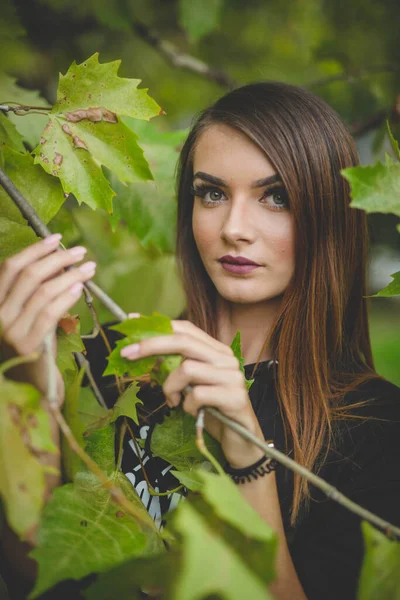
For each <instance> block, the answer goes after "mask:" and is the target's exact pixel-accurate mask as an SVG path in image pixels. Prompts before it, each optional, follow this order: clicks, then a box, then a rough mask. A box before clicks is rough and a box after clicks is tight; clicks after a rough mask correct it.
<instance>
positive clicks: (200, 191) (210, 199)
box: [192, 186, 225, 205]
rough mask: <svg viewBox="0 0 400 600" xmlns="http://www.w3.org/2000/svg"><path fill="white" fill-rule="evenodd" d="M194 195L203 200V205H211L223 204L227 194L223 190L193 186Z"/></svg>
mask: <svg viewBox="0 0 400 600" xmlns="http://www.w3.org/2000/svg"><path fill="white" fill-rule="evenodd" d="M192 193H193V194H194V195H195V196H199V197H200V198H201V199H202V202H203V204H210V205H211V204H217V203H219V202H221V201H222V200H223V199H224V197H225V194H224V193H223V192H222V191H221V190H219V189H217V188H210V187H206V186H198V187H195V186H193V187H192Z"/></svg>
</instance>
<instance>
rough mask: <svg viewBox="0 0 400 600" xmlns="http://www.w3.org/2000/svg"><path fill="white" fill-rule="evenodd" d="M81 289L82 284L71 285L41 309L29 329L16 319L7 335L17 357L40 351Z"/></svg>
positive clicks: (75, 300)
mask: <svg viewBox="0 0 400 600" xmlns="http://www.w3.org/2000/svg"><path fill="white" fill-rule="evenodd" d="M82 289H83V283H82V282H76V283H75V284H73V286H71V288H70V289H69V290H67V291H66V292H64V293H63V294H61V295H60V296H58V297H57V298H56V299H55V300H54V301H53V302H51V303H50V304H47V306H45V307H44V308H43V309H42V311H41V312H40V314H39V315H38V316H37V318H36V319H35V320H34V322H33V324H32V327H31V328H30V329H26V328H24V326H23V324H22V321H21V319H20V318H17V319H16V320H15V322H14V323H13V325H12V327H11V328H10V330H9V331H8V333H7V336H8V337H9V338H12V345H13V347H14V350H15V351H16V352H17V353H18V354H19V355H25V354H30V353H31V352H35V351H37V350H39V349H41V347H42V344H43V341H44V338H45V337H46V335H47V334H49V333H50V332H52V331H54V330H55V328H56V326H57V323H58V321H59V320H60V319H61V317H62V316H63V315H64V314H65V313H66V312H67V311H68V310H69V309H71V307H72V306H73V305H74V304H75V303H76V302H77V300H78V299H79V296H80V295H81V293H82Z"/></svg>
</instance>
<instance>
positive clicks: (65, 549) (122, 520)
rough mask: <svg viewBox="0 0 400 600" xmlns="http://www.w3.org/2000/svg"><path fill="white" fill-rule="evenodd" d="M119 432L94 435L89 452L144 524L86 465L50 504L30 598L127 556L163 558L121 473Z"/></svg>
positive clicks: (41, 531) (156, 537) (45, 513)
mask: <svg viewBox="0 0 400 600" xmlns="http://www.w3.org/2000/svg"><path fill="white" fill-rule="evenodd" d="M114 438H115V429H114V427H113V426H111V425H109V426H108V427H106V428H105V429H102V430H101V431H96V432H93V433H92V434H91V435H90V437H89V438H88V441H87V445H86V450H87V452H88V454H90V456H91V457H92V459H93V460H95V461H96V462H97V464H98V465H99V466H100V467H101V468H102V470H103V471H104V472H105V473H106V474H107V475H109V478H110V480H111V481H112V483H113V484H114V485H115V486H118V487H120V488H121V489H122V491H123V492H124V494H125V495H126V496H127V498H128V500H130V501H131V502H133V503H134V504H135V505H136V507H137V508H138V509H139V510H140V512H141V515H142V522H141V523H139V522H137V521H136V520H135V519H133V518H132V517H131V516H129V515H127V514H126V513H125V512H124V511H123V510H121V508H120V507H119V506H118V505H116V504H115V503H114V502H113V501H112V500H111V497H110V493H109V492H108V491H107V490H105V489H104V488H102V487H101V486H100V484H99V481H98V479H97V477H96V476H95V475H93V474H92V473H91V472H90V471H89V470H88V469H87V467H86V466H84V467H82V469H81V470H80V471H79V472H78V473H77V474H76V477H75V481H74V483H69V484H66V485H64V486H62V487H59V488H57V489H56V490H55V491H54V493H53V495H52V497H51V499H50V500H49V502H48V503H47V505H46V507H45V509H44V511H43V514H42V518H41V523H40V528H39V531H38V545H37V548H35V549H34V550H33V551H32V552H31V553H30V556H32V558H34V559H35V560H37V562H38V568H39V572H38V578H37V580H36V585H35V588H34V590H33V592H32V593H31V595H30V598H36V597H37V596H39V595H40V594H42V593H43V592H44V591H46V590H48V589H49V588H51V587H53V586H54V585H55V584H56V583H58V582H59V581H61V580H64V579H69V578H71V579H81V578H82V577H85V576H86V575H88V574H90V573H99V572H101V571H105V570H107V569H110V568H111V567H112V566H115V565H117V564H119V563H122V562H124V561H125V560H127V559H128V558H132V557H134V556H148V555H153V554H158V553H160V552H161V551H162V550H163V544H162V542H161V538H160V535H159V534H158V532H157V530H156V527H155V525H154V522H153V520H152V518H151V517H150V516H149V515H148V513H147V511H146V509H145V507H144V506H143V504H142V502H141V500H140V499H139V497H138V495H137V494H136V491H135V489H134V488H133V487H132V485H131V483H130V481H129V480H128V479H127V478H126V477H125V475H123V473H121V472H120V471H118V470H117V469H116V466H115V453H114Z"/></svg>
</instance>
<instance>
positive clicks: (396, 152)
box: [386, 121, 400, 160]
mask: <svg viewBox="0 0 400 600" xmlns="http://www.w3.org/2000/svg"><path fill="white" fill-rule="evenodd" d="M386 127H387V132H388V134H389V139H390V143H391V145H392V149H393V152H394V155H395V156H396V158H397V160H400V148H399V143H398V141H397V140H395V139H394V137H393V133H392V130H391V129H390V125H389V121H386Z"/></svg>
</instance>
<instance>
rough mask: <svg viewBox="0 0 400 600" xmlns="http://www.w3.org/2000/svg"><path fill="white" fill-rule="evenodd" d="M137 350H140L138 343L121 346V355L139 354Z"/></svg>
mask: <svg viewBox="0 0 400 600" xmlns="http://www.w3.org/2000/svg"><path fill="white" fill-rule="evenodd" d="M139 350H140V344H131V345H130V346H125V348H122V350H121V353H120V354H121V356H129V357H132V356H136V355H137V354H139Z"/></svg>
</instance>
